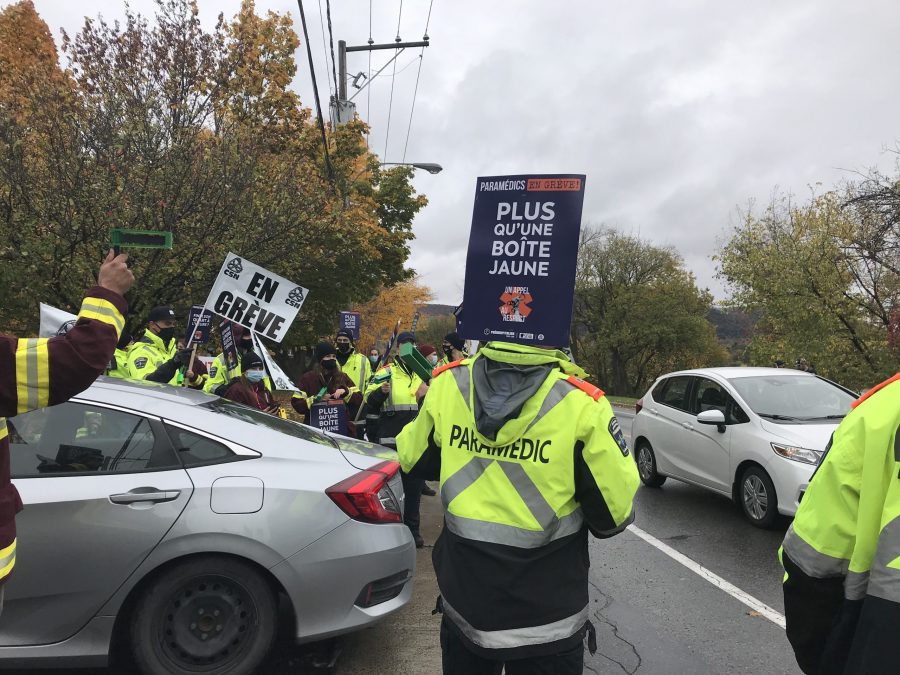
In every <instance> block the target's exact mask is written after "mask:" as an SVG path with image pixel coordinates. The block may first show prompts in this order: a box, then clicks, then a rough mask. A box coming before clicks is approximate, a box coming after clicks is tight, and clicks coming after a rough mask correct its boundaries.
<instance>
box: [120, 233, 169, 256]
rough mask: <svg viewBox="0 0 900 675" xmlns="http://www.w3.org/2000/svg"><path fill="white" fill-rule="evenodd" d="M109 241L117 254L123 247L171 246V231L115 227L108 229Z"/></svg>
mask: <svg viewBox="0 0 900 675" xmlns="http://www.w3.org/2000/svg"><path fill="white" fill-rule="evenodd" d="M109 243H110V246H112V247H113V249H114V250H115V252H116V253H117V254H118V252H119V250H120V249H123V248H168V249H170V248H172V233H171V232H165V231H162V230H127V229H124V228H121V227H116V228H114V229H112V230H110V231H109Z"/></svg>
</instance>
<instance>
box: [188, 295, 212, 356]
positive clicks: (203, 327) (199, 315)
mask: <svg viewBox="0 0 900 675" xmlns="http://www.w3.org/2000/svg"><path fill="white" fill-rule="evenodd" d="M212 318H213V313H212V312H210V311H209V310H208V309H206V308H204V307H203V305H194V306H193V307H191V311H190V312H188V319H187V328H186V329H185V330H186V331H187V332H186V333H185V334H184V342H185V344H186V345H187V346H188V347H190V346H191V345H202V344H205V343H206V342H208V341H209V333H210V330H212Z"/></svg>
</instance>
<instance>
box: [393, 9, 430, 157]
mask: <svg viewBox="0 0 900 675" xmlns="http://www.w3.org/2000/svg"><path fill="white" fill-rule="evenodd" d="M433 7H434V0H431V2H430V3H429V4H428V18H427V19H425V34H424V35H423V36H422V39H423V40H425V41H427V40H428V26H429V25H430V24H431V9H432V8H433ZM424 60H425V47H422V51H421V52H420V54H419V70H418V72H417V73H416V86H415V89H413V99H412V106H411V107H410V109H409V125H408V126H407V127H406V142H405V143H404V144H403V160H402V161H404V162H405V161H406V150H407V148H408V147H409V134H410V132H411V131H412V123H413V115H414V114H415V112H416V96H418V94H419V77H421V75H422V62H423V61H424ZM404 70H405V68H404ZM400 72H403V71H400Z"/></svg>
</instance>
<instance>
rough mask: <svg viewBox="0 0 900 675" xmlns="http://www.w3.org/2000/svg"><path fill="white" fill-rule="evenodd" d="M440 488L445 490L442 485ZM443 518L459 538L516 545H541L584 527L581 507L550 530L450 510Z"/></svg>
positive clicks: (524, 546) (538, 546)
mask: <svg viewBox="0 0 900 675" xmlns="http://www.w3.org/2000/svg"><path fill="white" fill-rule="evenodd" d="M441 490H442V492H443V488H441ZM444 520H445V522H446V523H447V528H448V529H449V530H450V531H451V532H453V534H455V535H457V536H458V537H462V538H464V539H470V540H472V541H481V542H484V543H486V544H503V545H505V546H515V547H516V548H540V547H541V546H546V545H547V544H549V543H550V542H551V541H556V540H557V539H562V538H563V537H568V536H569V535H572V534H575V533H576V532H578V531H580V530H581V528H582V527H583V526H584V516H583V515H582V513H581V509H576V510H575V511H573V512H572V513H570V514H569V515H567V516H563V517H562V518H559V519H558V520H557V521H556V523H555V524H554V525H553V526H552V527H551V528H550V529H547V530H526V529H524V528H521V527H515V526H514V525H505V524H503V523H488V522H486V521H483V520H474V519H473V518H466V517H464V516H458V515H456V514H453V513H450V512H449V511H447V512H445V513H444Z"/></svg>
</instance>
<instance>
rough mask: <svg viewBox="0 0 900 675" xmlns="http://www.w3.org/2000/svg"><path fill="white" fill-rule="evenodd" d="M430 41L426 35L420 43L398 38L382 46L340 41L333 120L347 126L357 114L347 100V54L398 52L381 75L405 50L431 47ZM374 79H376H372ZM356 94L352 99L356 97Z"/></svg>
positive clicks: (351, 103) (332, 111)
mask: <svg viewBox="0 0 900 675" xmlns="http://www.w3.org/2000/svg"><path fill="white" fill-rule="evenodd" d="M429 44H430V41H429V39H428V36H427V35H426V36H425V37H424V38H423V39H422V40H421V41H419V42H401V41H400V38H399V37H398V38H397V39H396V40H395V41H394V42H392V43H388V44H382V45H376V44H367V45H358V46H351V47H348V46H347V41H346V40H338V82H337V98H336V100H332V102H331V118H332V119H333V120H334V121H335V123H336V124H346V123H347V122H349V121H351V120H352V119H353V115H354V114H355V113H356V104H355V103H354V102H353V101H352V100H350V99H348V98H347V53H348V52H372V51H376V50H379V49H394V50H397V53H396V54H394V58H393V59H391V60H390V61H388V62H387V63H386V64H384V66H382V67H381V70H379V71H378V73H380V72H381V71H382V70H384V69H385V68H387V67H388V65H389V64H390V63H391V62H392V61H394V59H396V58H397V57H398V56H400V54H401V53H402V52H403V50H404V49H407V48H409V47H427V46H429ZM378 73H375V76H376V77H377V76H378ZM372 79H374V78H372ZM370 84H371V82H368V81H367V82H366V83H365V84H364V85H363V86H362V87H360V88H359V91H357V92H356V94H358V93H359V92H360V91H362V90H363V89H365V88H366V87H368V86H369V85H370ZM356 94H354V95H353V96H352V97H350V98H351V99H352V98H354V97H355V96H356Z"/></svg>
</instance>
